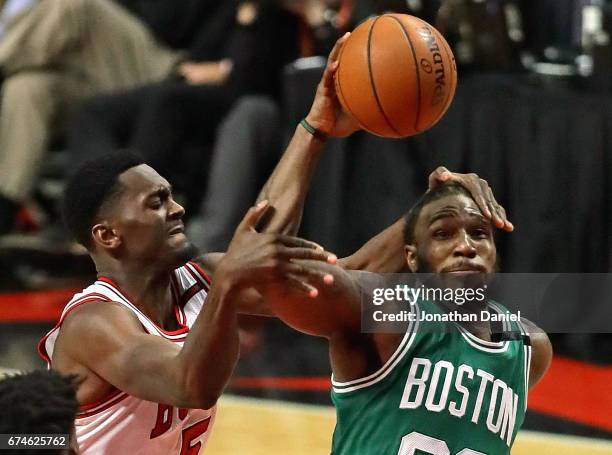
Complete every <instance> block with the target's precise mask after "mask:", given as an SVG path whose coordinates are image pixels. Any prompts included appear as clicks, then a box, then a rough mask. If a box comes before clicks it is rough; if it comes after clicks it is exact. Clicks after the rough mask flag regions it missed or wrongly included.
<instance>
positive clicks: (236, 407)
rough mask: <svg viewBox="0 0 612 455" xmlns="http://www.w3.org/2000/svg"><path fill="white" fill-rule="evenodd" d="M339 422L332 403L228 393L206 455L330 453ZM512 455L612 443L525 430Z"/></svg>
mask: <svg viewBox="0 0 612 455" xmlns="http://www.w3.org/2000/svg"><path fill="white" fill-rule="evenodd" d="M334 422H335V413H334V410H333V408H330V407H326V406H309V405H300V404H292V403H286V402H278V401H271V400H257V399H252V398H238V397H231V396H224V397H223V398H222V399H221V400H220V401H219V409H218V413H217V421H216V423H215V428H214V430H213V433H212V436H211V439H210V442H209V445H208V447H207V450H206V453H207V454H208V455H237V454H248V455H277V454H278V455H280V454H283V455H284V454H291V455H329V448H330V446H331V443H330V441H331V434H332V430H333V427H334ZM373 455H374V454H373ZM512 455H612V443H608V442H605V441H598V440H590V439H587V438H577V437H570V436H557V435H550V434H544V433H536V432H531V431H522V432H520V433H519V436H518V439H517V441H516V443H515V444H514V447H513V449H512Z"/></svg>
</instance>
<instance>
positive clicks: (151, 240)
mask: <svg viewBox="0 0 612 455" xmlns="http://www.w3.org/2000/svg"><path fill="white" fill-rule="evenodd" d="M119 182H120V184H122V185H123V191H122V193H121V195H120V197H119V198H118V201H117V206H116V207H114V208H113V209H112V210H113V213H114V217H113V218H114V220H113V226H114V227H115V228H116V231H117V233H118V235H119V236H120V241H121V248H122V250H123V252H124V256H125V257H127V258H131V259H134V260H137V261H139V262H142V261H153V262H151V263H157V264H160V265H164V264H165V265H167V266H168V267H178V266H180V265H182V264H183V263H184V262H186V261H187V260H189V259H191V258H192V257H193V255H194V254H195V252H196V251H195V247H194V246H193V245H192V244H191V243H190V242H189V241H188V239H187V237H186V236H185V232H184V231H185V229H184V225H183V221H182V218H183V215H184V214H185V210H184V209H183V207H181V206H180V205H179V204H178V203H177V202H176V201H174V199H173V198H172V187H171V186H170V184H169V183H168V181H167V180H166V179H164V178H163V177H162V176H160V175H159V174H158V173H157V172H156V171H155V170H154V169H153V168H151V167H149V166H147V165H144V164H143V165H140V166H136V167H133V168H131V169H128V170H127V171H126V172H124V173H123V174H121V175H120V176H119Z"/></svg>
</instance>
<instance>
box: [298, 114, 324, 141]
mask: <svg viewBox="0 0 612 455" xmlns="http://www.w3.org/2000/svg"><path fill="white" fill-rule="evenodd" d="M300 125H302V127H303V128H304V129H305V130H306V131H308V132H309V133H310V134H312V135H313V136H314V137H315V139H318V140H319V141H322V142H325V141H326V140H327V134H325V133H322V132H321V131H319V130H318V129H316V128H315V127H314V126H312V125H311V124H310V123H308V121H307V120H306V118H303V119H302V120H301V121H300Z"/></svg>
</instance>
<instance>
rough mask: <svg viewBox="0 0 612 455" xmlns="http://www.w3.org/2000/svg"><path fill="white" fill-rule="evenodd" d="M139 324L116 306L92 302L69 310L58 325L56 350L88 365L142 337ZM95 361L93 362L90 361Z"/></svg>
mask: <svg viewBox="0 0 612 455" xmlns="http://www.w3.org/2000/svg"><path fill="white" fill-rule="evenodd" d="M144 334H146V332H145V331H144V329H143V327H142V325H141V324H140V321H139V320H138V318H137V317H136V315H134V314H133V313H132V312H131V311H129V310H128V309H127V308H125V307H124V306H123V305H121V304H120V303H116V302H105V301H93V302H89V303H87V304H84V305H81V306H79V307H77V308H75V309H73V310H72V311H71V312H70V313H69V314H68V315H67V316H66V319H65V320H64V321H63V322H62V327H61V330H60V335H59V337H58V340H57V348H59V349H60V350H61V351H63V353H65V354H68V355H70V356H71V357H72V358H73V359H74V360H79V361H84V363H85V364H87V363H89V362H88V360H89V358H92V359H95V358H96V357H97V356H99V355H102V353H103V351H105V350H106V349H109V348H112V347H113V346H114V347H116V345H117V344H119V343H124V342H128V341H129V338H130V337H131V336H139V335H144ZM93 361H95V360H93Z"/></svg>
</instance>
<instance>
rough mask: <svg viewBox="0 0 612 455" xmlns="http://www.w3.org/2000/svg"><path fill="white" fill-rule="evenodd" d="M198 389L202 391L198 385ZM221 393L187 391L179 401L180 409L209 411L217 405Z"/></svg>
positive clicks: (196, 390)
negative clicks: (181, 404) (180, 403)
mask: <svg viewBox="0 0 612 455" xmlns="http://www.w3.org/2000/svg"><path fill="white" fill-rule="evenodd" d="M199 389H202V386H201V385H200V387H199ZM220 395H221V393H215V392H214V391H211V390H198V389H195V390H193V389H192V390H187V391H186V393H185V394H184V396H183V398H182V399H181V400H180V401H181V402H182V403H184V404H183V406H182V407H185V408H188V409H210V408H212V407H214V406H215V405H216V404H217V401H218V400H219V397H220Z"/></svg>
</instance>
